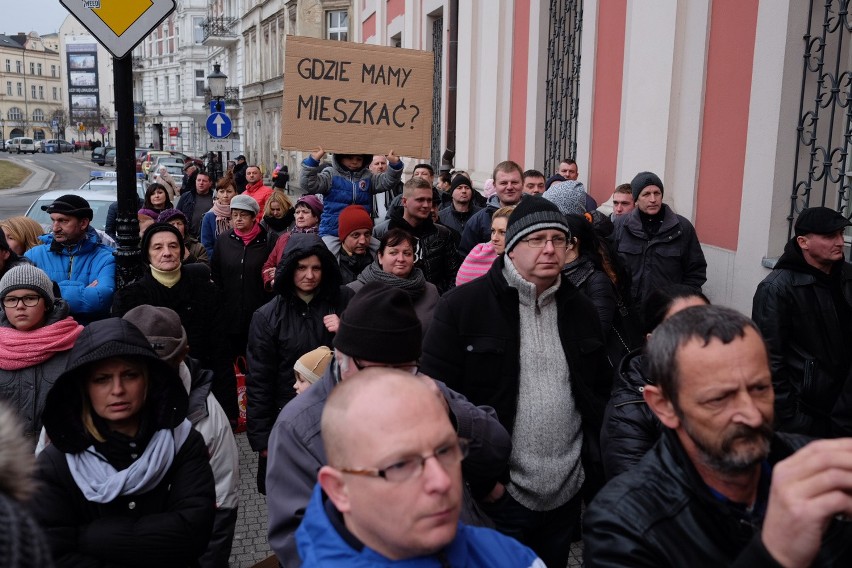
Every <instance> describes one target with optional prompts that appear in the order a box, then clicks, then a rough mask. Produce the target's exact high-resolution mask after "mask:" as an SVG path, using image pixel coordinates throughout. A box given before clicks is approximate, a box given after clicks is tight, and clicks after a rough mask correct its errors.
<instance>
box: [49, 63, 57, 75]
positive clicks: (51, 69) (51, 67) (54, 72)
mask: <svg viewBox="0 0 852 568" xmlns="http://www.w3.org/2000/svg"><path fill="white" fill-rule="evenodd" d="M50 76H51V77H56V65H51V66H50Z"/></svg>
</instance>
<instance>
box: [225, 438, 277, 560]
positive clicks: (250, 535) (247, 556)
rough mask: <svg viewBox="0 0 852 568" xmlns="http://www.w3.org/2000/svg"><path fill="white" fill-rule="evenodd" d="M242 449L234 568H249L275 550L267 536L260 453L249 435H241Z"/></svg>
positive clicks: (238, 442) (239, 442)
mask: <svg viewBox="0 0 852 568" xmlns="http://www.w3.org/2000/svg"><path fill="white" fill-rule="evenodd" d="M237 447H238V448H239V449H240V509H239V513H238V516H237V530H236V533H235V534H234V545H233V548H232V549H231V567H232V568H249V567H250V566H253V565H254V564H256V563H257V562H260V561H261V560H264V559H265V558H267V557H268V556H269V555H270V554H272V551H270V550H269V543H268V541H267V537H266V497H265V496H263V495H261V494H260V493H258V492H257V454H256V453H255V452H253V451H252V450H251V447H250V446H249V443H248V438H246V435H245V433H242V434H237Z"/></svg>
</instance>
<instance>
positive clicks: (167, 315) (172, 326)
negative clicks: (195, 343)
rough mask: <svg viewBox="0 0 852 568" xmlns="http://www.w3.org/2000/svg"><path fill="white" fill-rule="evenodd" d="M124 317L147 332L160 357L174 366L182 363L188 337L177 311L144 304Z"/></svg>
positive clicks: (144, 332) (146, 335)
mask: <svg viewBox="0 0 852 568" xmlns="http://www.w3.org/2000/svg"><path fill="white" fill-rule="evenodd" d="M123 319H125V320H127V321H129V322H130V323H132V324H133V325H135V326H136V327H138V328H139V331H141V332H142V333H143V334H145V337H146V338H147V339H148V341H149V342H151V347H153V348H154V351H156V352H157V355H158V356H159V357H160V359H162V360H163V361H165V362H166V363H168V364H169V365H171V366H172V367H174V368H177V367H178V365H180V363H181V361H183V359H184V356H185V355H186V346H187V338H186V331H185V330H184V329H183V325H181V322H180V316H179V315H178V314H177V312H175V311H174V310H170V309H169V308H163V307H159V306H149V305H147V304H143V305H141V306H136V307H135V308H133V309H132V310H130V311H129V312H127V313H126V314H124V317H123Z"/></svg>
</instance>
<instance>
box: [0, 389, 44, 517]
mask: <svg viewBox="0 0 852 568" xmlns="http://www.w3.org/2000/svg"><path fill="white" fill-rule="evenodd" d="M34 467H35V456H34V455H33V452H32V447H31V444H30V441H29V440H28V439H27V437H26V436H24V433H23V429H22V428H21V423H20V422H19V420H18V417H17V415H16V414H15V411H14V410H12V408H11V407H10V406H8V405H7V404H6V403H4V402H0V493H5V494H6V495H9V496H10V497H12V499H14V500H16V501H22V500H24V499H26V498H27V497H29V496H30V494H31V493H32V492H33V489H34V485H33V482H32V473H33V468H34Z"/></svg>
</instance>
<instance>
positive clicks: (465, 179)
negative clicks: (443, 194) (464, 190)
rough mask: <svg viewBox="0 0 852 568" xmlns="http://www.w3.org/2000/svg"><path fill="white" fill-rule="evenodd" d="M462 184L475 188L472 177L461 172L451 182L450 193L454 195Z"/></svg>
mask: <svg viewBox="0 0 852 568" xmlns="http://www.w3.org/2000/svg"><path fill="white" fill-rule="evenodd" d="M460 185H466V186H468V187H469V188H470V189H471V190H472V189H473V184H472V183H471V182H470V178H468V177H467V176H463V175H461V174H459V175H457V176H456V177H454V178H453V181H452V183H450V195H452V194H453V192H454V191H455V190H456V188H457V187H458V186H460Z"/></svg>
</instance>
